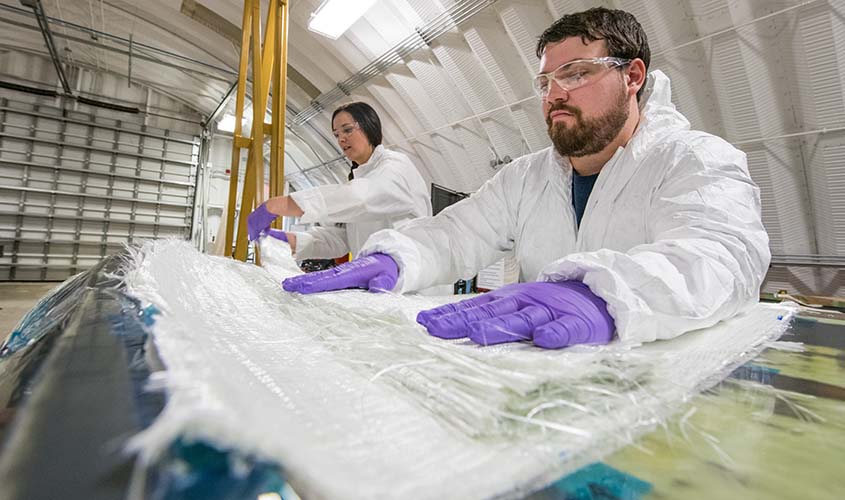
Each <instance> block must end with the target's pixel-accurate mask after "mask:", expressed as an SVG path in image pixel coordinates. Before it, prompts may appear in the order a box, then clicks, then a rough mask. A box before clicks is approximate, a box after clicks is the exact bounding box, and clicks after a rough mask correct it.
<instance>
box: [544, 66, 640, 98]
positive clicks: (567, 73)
mask: <svg viewBox="0 0 845 500" xmlns="http://www.w3.org/2000/svg"><path fill="white" fill-rule="evenodd" d="M630 62H631V60H630V59H621V58H619V57H593V58H590V59H576V60H574V61H569V62H568V63H566V64H564V65H562V66H560V67H559V68H558V69H556V70H554V71H550V72H548V73H540V74H539V75H537V76H536V77H534V92H536V93H537V95H538V96H540V97H543V98H545V97H546V96H547V95H549V89H550V88H551V84H552V80H554V82H555V83H556V84H557V86H558V87H560V88H561V89H563V90H565V91H567V92H572V91H573V90H575V89H577V88H580V87H586V86H587V85H591V84H593V83H595V82H596V81H598V80H599V79H600V78H601V77H602V76H604V75H605V73H606V71H607V70H608V69H611V68H621V67H624V66H626V65H628V64H629V63H630Z"/></svg>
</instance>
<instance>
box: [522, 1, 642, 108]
mask: <svg viewBox="0 0 845 500" xmlns="http://www.w3.org/2000/svg"><path fill="white" fill-rule="evenodd" d="M576 36H577V37H580V38H581V40H582V41H583V42H584V43H585V44H586V43H589V42H594V41H596V40H604V42H605V44H606V45H607V55H609V56H610V57H619V58H622V59H642V61H643V63H645V69H646V74H648V65H649V63H650V62H651V50H650V49H649V47H648V38H647V37H646V34H645V31H644V30H643V27H642V26H640V23H639V22H638V21H637V18H635V17H634V16H633V14H630V13H628V12H625V11H624V10H613V9H606V8H604V7H595V8H593V9H589V10H585V11H584V12H577V13H575V14H567V15H565V16H563V17H561V18H560V19H558V20H557V21H555V22H554V24H552V25H551V26H549V27H548V28H547V29H546V31H544V32H543V34H542V35H540V39H539V40H538V41H537V58H541V57H543V51H544V50H545V49H546V45H548V44H550V43H555V42H560V41H562V40H564V39H566V38H572V37H576ZM644 88H645V85H643V86H642V88H640V91H639V92H638V93H637V99H639V98H640V95H641V94H642V91H643V89H644Z"/></svg>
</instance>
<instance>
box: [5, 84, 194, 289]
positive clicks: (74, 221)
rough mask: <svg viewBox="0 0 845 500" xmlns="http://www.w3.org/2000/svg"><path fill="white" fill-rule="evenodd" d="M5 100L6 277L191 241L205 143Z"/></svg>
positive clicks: (54, 272) (65, 271)
mask: <svg viewBox="0 0 845 500" xmlns="http://www.w3.org/2000/svg"><path fill="white" fill-rule="evenodd" d="M18 98H19V94H15V99H10V98H6V97H2V96H0V247H2V254H0V280H3V281H5V280H20V281H45V280H46V281H49V280H63V279H65V278H67V277H68V276H70V275H73V274H76V273H78V272H80V271H83V270H85V269H88V268H90V267H91V266H93V265H94V264H96V263H97V262H98V261H99V260H100V259H101V258H103V257H105V256H106V255H108V254H110V253H112V252H114V251H115V250H117V249H119V248H120V246H121V245H123V244H124V243H131V242H134V241H138V240H142V239H150V238H152V239H155V238H162V237H169V236H172V237H178V238H187V237H189V236H190V230H191V222H192V217H193V204H194V195H195V186H196V175H197V163H198V161H199V158H198V157H199V149H200V140H199V138H197V137H191V136H189V135H185V134H178V133H173V132H171V131H168V130H161V129H151V128H147V127H145V126H143V125H141V124H138V123H134V122H132V121H131V120H132V119H133V118H134V117H133V116H132V115H127V117H128V118H129V120H127V121H124V120H121V119H112V118H105V117H102V116H98V115H96V114H93V113H91V112H89V110H85V111H77V110H71V109H60V108H56V107H52V106H48V105H44V104H41V103H39V102H38V101H36V99H35V98H33V101H32V102H23V101H21V100H17V99H18Z"/></svg>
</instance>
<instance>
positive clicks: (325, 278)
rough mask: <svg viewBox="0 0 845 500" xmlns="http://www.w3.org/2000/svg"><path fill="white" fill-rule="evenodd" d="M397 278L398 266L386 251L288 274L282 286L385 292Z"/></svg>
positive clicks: (294, 289) (304, 289)
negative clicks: (362, 289)
mask: <svg viewBox="0 0 845 500" xmlns="http://www.w3.org/2000/svg"><path fill="white" fill-rule="evenodd" d="M398 279H399V266H398V265H396V261H395V260H393V258H392V257H391V256H389V255H386V254H383V253H374V254H372V255H368V256H366V257H359V258H357V259H355V260H353V261H352V262H347V263H345V264H341V265H339V266H337V267H333V268H331V269H326V270H325V271H319V272H316V273H308V274H303V275H301V276H295V277H293V278H288V279H286V280H285V281H283V282H282V287H283V288H284V289H285V290H287V291H289V292H299V293H316V292H326V291H329V290H342V289H344V288H366V289H368V290H369V291H371V292H389V291H391V290H393V287H394V286H396V280H398Z"/></svg>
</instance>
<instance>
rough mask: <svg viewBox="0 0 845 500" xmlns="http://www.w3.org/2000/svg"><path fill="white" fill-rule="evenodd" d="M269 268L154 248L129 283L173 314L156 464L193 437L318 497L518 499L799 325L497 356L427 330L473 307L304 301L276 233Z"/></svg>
mask: <svg viewBox="0 0 845 500" xmlns="http://www.w3.org/2000/svg"><path fill="white" fill-rule="evenodd" d="M262 257H263V260H264V263H265V264H264V268H260V267H257V266H253V265H248V264H243V263H239V262H236V261H232V260H228V259H224V258H220V257H210V256H206V255H202V254H200V253H198V252H197V251H195V250H194V249H193V248H192V247H191V246H190V245H188V244H187V243H183V242H177V241H159V242H154V243H148V244H145V245H144V246H143V247H142V248H140V249H139V250H138V252H137V256H136V259H135V262H134V263H132V264H131V265H130V266H128V269H127V270H126V281H127V285H128V287H129V290H130V292H131V293H133V294H134V295H135V296H137V297H139V298H141V299H143V300H145V301H149V302H151V303H154V304H155V305H156V306H157V307H159V308H160V309H161V310H162V312H163V313H162V315H161V316H159V317H158V319H157V321H156V323H155V325H154V326H153V336H154V340H155V343H156V346H157V348H158V350H159V355H160V356H161V358H162V360H163V362H164V364H165V365H166V367H167V370H166V371H165V372H164V373H163V374H162V375H161V376H162V377H163V382H164V385H165V387H166V389H167V391H168V395H169V399H168V403H167V406H166V408H165V410H164V411H163V412H162V414H161V415H160V416H159V417H158V419H157V420H156V421H155V422H154V423H153V425H152V426H151V427H150V428H149V429H148V430H146V431H145V432H144V433H143V434H141V435H139V436H137V437H136V438H135V439H134V440H133V446H135V447H136V449H139V450H141V451H142V452H143V453H144V454H145V455H146V456H148V457H154V456H155V455H156V453H157V452H158V451H160V450H162V449H163V448H164V447H166V446H167V445H168V444H169V443H170V442H171V441H172V440H173V439H175V438H176V437H179V436H186V437H188V438H196V439H203V440H208V441H210V442H212V443H215V444H217V445H219V446H223V447H234V448H237V449H239V450H242V451H244V452H249V453H256V454H258V455H259V456H261V457H263V458H266V459H271V460H275V461H277V462H279V463H280V464H282V465H283V467H284V468H285V470H286V472H287V474H288V476H289V477H290V479H291V481H292V483H293V485H294V488H296V489H297V490H299V491H300V492H301V493H303V494H305V495H306V496H308V497H309V498H333V499H334V498H408V497H413V498H488V497H493V496H496V497H517V496H520V495H522V494H525V493H526V492H528V491H531V490H534V489H536V488H538V487H540V486H543V485H544V484H546V483H548V482H550V481H552V480H554V479H555V478H557V477H559V476H560V475H562V474H564V473H566V472H569V471H572V470H574V469H576V468H578V467H580V466H582V465H585V464H586V463H588V462H590V461H593V460H596V459H598V458H600V457H601V456H603V455H605V454H607V453H609V452H611V451H613V450H614V449H616V448H618V447H619V446H623V445H625V444H628V443H631V442H632V440H633V439H634V438H635V437H636V436H637V435H639V434H641V433H642V432H644V431H646V430H649V429H652V428H654V427H655V426H656V425H659V424H661V423H663V422H665V420H666V418H667V417H668V416H669V415H671V414H673V413H675V412H677V411H679V410H681V409H682V403H683V402H685V401H687V400H688V398H690V397H691V396H692V395H694V394H696V393H697V392H698V391H700V390H702V389H704V388H706V387H708V386H709V385H712V384H713V383H715V382H717V381H718V380H719V379H720V378H721V377H724V376H725V375H726V374H727V373H729V371H730V370H731V369H732V368H733V367H735V366H737V365H738V364H740V363H742V362H744V361H746V360H748V359H750V358H751V357H752V356H753V355H755V354H756V353H757V352H759V351H760V350H761V349H762V348H763V347H764V345H765V344H766V343H767V342H770V341H772V340H775V339H777V337H779V336H780V334H781V333H783V331H784V330H785V329H786V327H787V324H788V320H789V318H790V317H791V314H792V309H790V308H789V307H786V306H767V305H758V306H757V307H755V308H754V309H752V310H751V311H749V312H748V313H746V314H744V315H742V316H739V317H737V318H734V319H732V320H730V321H727V322H723V323H720V324H719V325H716V326H715V327H712V328H708V329H706V330H701V331H696V332H690V333H688V334H685V335H683V336H681V337H678V338H676V339H673V340H669V341H660V342H654V343H651V344H648V345H643V346H634V345H625V344H622V343H615V344H612V345H609V346H601V347H597V346H580V347H574V348H569V349H565V350H559V351H544V350H541V349H538V348H535V347H533V346H531V345H528V344H508V345H504V346H494V347H488V348H481V347H478V346H476V345H474V344H472V343H470V342H468V341H455V342H447V341H443V340H440V339H437V338H433V337H430V336H429V335H427V334H426V332H425V330H424V329H423V328H422V327H421V326H419V325H417V324H416V323H415V322H414V317H415V315H416V313H417V312H418V311H419V310H421V309H425V308H429V307H432V306H435V305H438V304H441V303H444V302H447V301H452V300H456V299H457V298H459V297H441V298H435V297H418V296H399V295H389V294H369V293H367V292H362V291H347V292H336V293H328V294H317V295H311V296H301V295H293V294H289V293H285V292H284V291H282V289H281V287H280V286H279V281H280V279H281V278H282V277H284V276H288V275H291V274H294V273H297V272H298V271H297V270H296V267H295V264H294V263H293V259H292V258H291V257H290V254H289V249H288V248H287V246H286V245H285V244H284V243H281V242H277V241H275V240H272V241H271V240H269V239H266V240H265V241H264V242H263V243H262ZM779 318H781V319H779Z"/></svg>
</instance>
